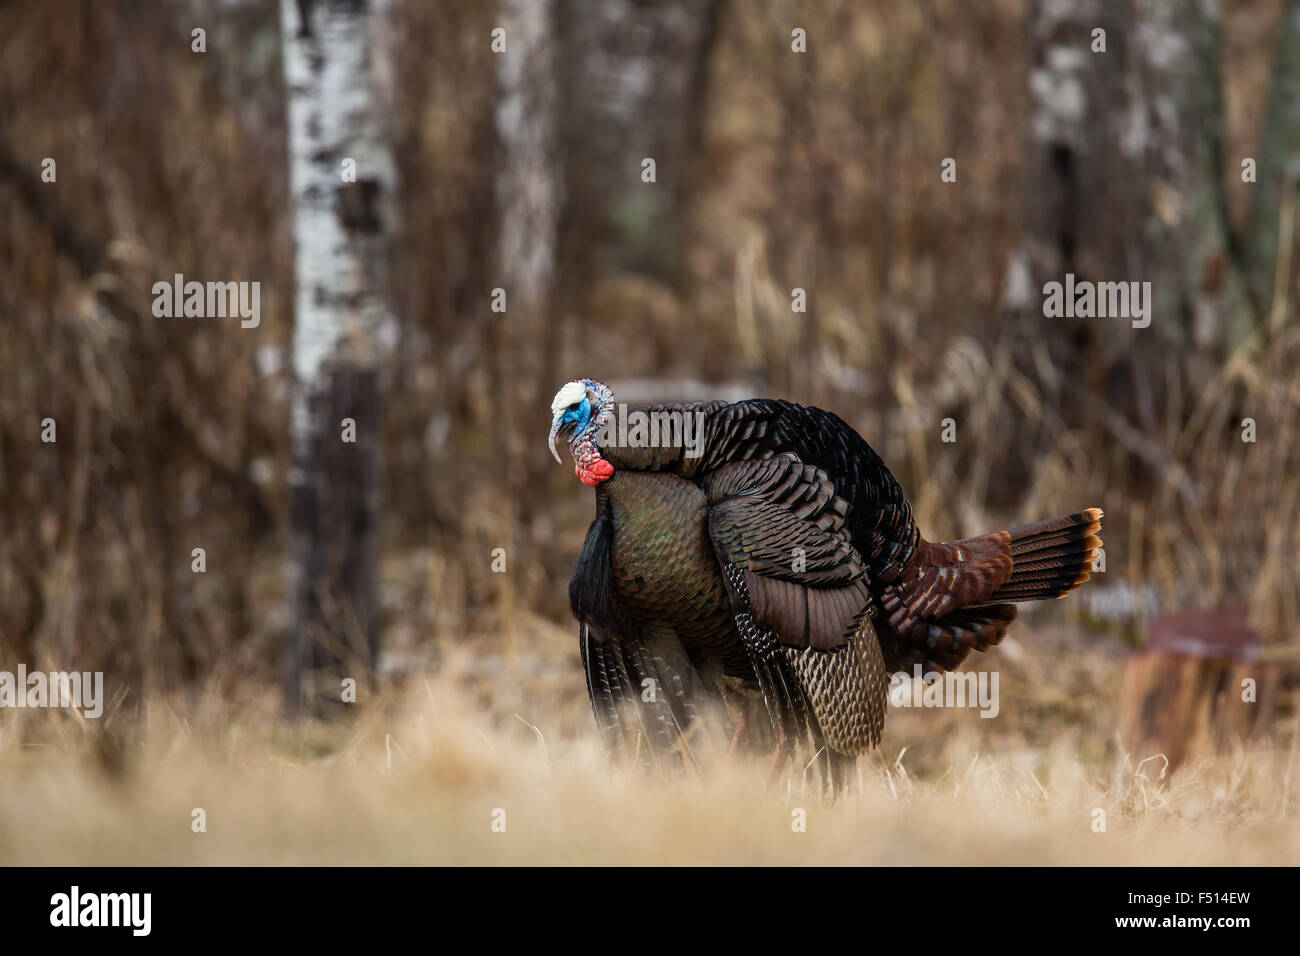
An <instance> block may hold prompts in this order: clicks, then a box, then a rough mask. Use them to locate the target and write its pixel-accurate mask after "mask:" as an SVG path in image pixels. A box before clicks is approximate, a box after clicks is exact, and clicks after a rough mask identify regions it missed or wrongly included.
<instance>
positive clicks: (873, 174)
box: [0, 0, 1300, 734]
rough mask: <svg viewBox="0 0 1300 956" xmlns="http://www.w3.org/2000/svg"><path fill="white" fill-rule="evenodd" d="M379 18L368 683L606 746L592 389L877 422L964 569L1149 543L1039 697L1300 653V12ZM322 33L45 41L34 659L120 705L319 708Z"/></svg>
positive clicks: (27, 24)
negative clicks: (312, 220) (1098, 537)
mask: <svg viewBox="0 0 1300 956" xmlns="http://www.w3.org/2000/svg"><path fill="white" fill-rule="evenodd" d="M293 6H294V5H293V4H292V3H289V4H285V11H286V13H285V16H287V15H288V13H287V11H289V10H290V9H291V8H292V7H293ZM318 6H320V7H323V8H335V7H340V6H341V7H350V8H354V7H356V5H354V4H350V3H348V4H339V3H334V2H328V3H326V2H324V0H320V2H319V3H318ZM374 6H375V8H376V9H375V11H373V12H372V13H371V18H372V20H375V21H378V20H379V19H380V18H381V15H382V21H383V22H381V23H378V25H377V26H376V27H375V36H374V41H373V42H374V46H373V54H372V57H373V59H372V62H371V66H372V67H373V69H374V71H375V73H376V74H377V75H379V76H381V78H382V81H383V84H384V85H383V89H385V90H386V91H387V94H386V96H385V97H379V98H376V99H374V100H372V101H371V108H372V110H373V111H374V113H375V116H374V117H372V118H375V119H378V120H379V121H380V123H381V126H382V135H383V136H384V137H385V138H386V142H387V143H388V147H387V148H388V150H389V155H390V156H391V160H392V168H391V178H390V179H386V180H384V182H385V183H388V184H389V187H388V188H390V191H391V193H392V195H390V196H388V197H386V200H387V202H388V206H387V207H385V208H386V209H388V210H389V211H390V214H386V216H385V218H384V219H383V220H382V226H381V227H380V236H381V238H382V254H381V258H382V261H383V263H384V266H385V269H384V272H385V278H384V279H383V281H384V283H385V288H384V292H385V297H386V301H387V314H386V316H385V317H384V318H383V319H382V321H379V322H377V323H374V324H373V325H372V326H371V327H368V328H367V330H366V331H365V334H366V335H367V336H369V338H370V343H371V345H372V346H373V348H372V350H371V352H370V353H369V357H368V358H365V359H363V360H362V362H363V364H364V363H369V364H368V365H367V366H366V367H368V368H370V369H371V370H373V371H374V372H375V379H374V395H375V396H378V399H379V400H378V401H377V402H374V403H369V404H368V400H367V401H361V402H360V403H359V404H356V407H357V408H359V409H361V410H362V414H360V415H359V417H358V431H359V432H360V433H362V434H363V435H364V436H366V438H365V439H364V440H362V441H361V442H360V443H359V444H358V445H357V446H353V447H355V448H357V449H360V451H359V452H358V454H360V453H364V454H366V455H369V456H371V457H372V459H373V462H372V464H373V466H374V467H373V478H374V481H375V482H376V485H375V489H374V490H375V496H374V497H373V498H371V499H368V505H367V506H368V507H369V508H370V511H369V512H365V513H368V514H370V515H371V516H372V517H373V519H374V522H375V527H374V529H373V537H372V538H371V539H367V540H372V541H373V542H374V543H375V554H374V561H375V568H376V575H375V577H376V580H377V591H376V595H377V597H376V601H375V604H374V607H373V608H369V609H362V612H357V613H351V615H350V619H351V620H352V624H351V625H349V626H353V627H355V628H360V630H361V631H363V632H364V634H363V638H362V639H361V640H360V641H354V642H351V644H350V645H349V646H350V647H351V648H352V650H353V651H355V652H356V654H358V655H359V656H360V658H361V664H362V668H363V669H365V668H368V667H373V669H374V671H375V672H377V674H378V675H379V676H380V678H381V679H384V680H387V679H398V678H400V677H402V676H403V675H407V674H421V673H426V672H433V671H436V670H437V669H438V668H439V667H440V666H442V664H443V662H444V661H445V660H447V659H450V657H451V656H453V655H455V654H457V653H460V654H462V655H463V656H464V657H465V659H466V660H467V661H468V663H467V664H466V665H465V667H466V670H465V674H466V675H467V676H466V679H467V680H469V679H471V678H472V679H474V680H478V681H482V682H483V686H484V687H485V688H491V693H496V694H506V695H507V696H508V695H510V694H512V693H518V694H522V695H527V694H528V693H530V692H533V691H535V689H536V687H537V686H538V685H539V684H540V683H544V682H548V683H550V684H552V685H554V686H555V687H556V688H557V693H558V692H562V693H564V694H566V695H569V696H571V697H572V699H573V700H574V701H575V706H574V710H573V712H574V714H575V715H576V716H575V717H574V720H575V721H576V723H574V725H573V726H574V727H575V728H577V730H579V731H582V732H585V730H584V729H583V728H582V723H581V721H583V720H585V719H589V717H587V716H585V715H584V708H585V702H584V701H585V698H584V687H583V684H582V682H581V676H580V670H579V667H578V654H577V646H576V627H575V625H574V624H573V622H572V619H571V617H570V614H569V610H568V599H567V580H568V576H569V573H570V570H571V568H572V564H573V560H574V558H575V556H576V554H577V551H578V548H579V545H580V542H581V540H582V536H583V534H584V533H585V530H586V525H587V522H588V521H589V518H590V514H591V507H592V506H591V493H590V492H589V491H588V490H587V489H585V488H583V487H582V486H580V485H579V484H578V483H577V482H576V480H575V479H574V477H573V474H572V470H571V468H570V467H569V466H568V464H567V462H566V465H565V466H564V467H561V466H557V465H555V464H554V462H553V461H552V460H551V459H550V457H549V455H548V454H547V450H546V443H545V434H546V431H547V428H548V426H549V402H550V399H551V396H552V395H553V394H554V392H555V390H556V388H557V387H558V386H559V385H560V384H562V383H563V382H565V381H567V380H569V379H572V378H575V377H581V376H590V377H593V378H597V379H600V380H601V381H604V382H606V383H609V384H610V385H611V386H612V387H613V388H614V390H615V394H616V397H617V398H618V399H619V400H625V401H630V402H636V401H645V400H651V399H658V398H664V399H668V398H673V399H681V400H696V399H709V398H715V397H722V398H741V397H748V396H752V395H762V396H774V397H784V398H789V399H791V400H794V401H798V402H803V403H808V404H816V405H819V406H821V407H824V408H828V409H831V410H834V411H835V412H837V413H838V414H839V415H841V416H842V417H843V418H845V419H846V420H847V421H848V422H849V423H850V424H851V425H853V426H854V427H855V428H857V429H858V430H859V431H860V432H861V434H862V435H863V436H864V437H865V438H866V439H867V440H868V441H869V442H870V443H871V444H872V445H873V446H874V447H875V448H876V449H877V450H878V451H879V452H880V453H881V455H882V456H883V457H884V458H885V460H886V461H887V462H888V463H889V465H890V466H891V468H892V469H893V471H894V472H895V474H896V475H897V477H898V478H899V480H900V481H901V482H902V483H903V485H904V487H905V488H906V489H908V491H909V493H910V495H911V497H912V500H913V505H914V508H915V511H916V513H917V515H918V516H919V518H920V520H921V522H922V531H923V533H924V534H925V535H926V536H927V537H929V538H932V539H951V538H954V537H958V536H962V535H966V534H972V533H977V532H981V531H985V530H987V529H989V528H992V527H1006V526H1012V525H1015V524H1018V523H1021V522H1023V521H1025V520H1030V519H1034V518H1038V517H1042V516H1044V515H1050V514H1057V513H1060V512H1063V511H1068V510H1073V509H1076V508H1079V507H1084V506H1090V505H1099V506H1101V507H1103V508H1104V509H1105V510H1106V523H1105V540H1106V568H1105V573H1104V574H1098V575H1097V576H1096V577H1095V578H1094V582H1093V583H1092V584H1091V585H1089V586H1088V587H1087V588H1085V589H1084V591H1083V592H1081V593H1080V595H1078V596H1077V597H1078V598H1079V599H1078V600H1073V601H1070V602H1066V603H1065V604H1063V605H1060V606H1055V607H1053V608H1052V609H1048V610H1045V611H1042V612H1037V613H1038V615H1039V616H1037V617H1033V616H1030V615H1026V620H1025V622H1024V623H1023V624H1022V625H1021V626H1020V627H1018V628H1017V629H1016V632H1015V636H1016V637H1018V638H1019V642H1020V644H1022V645H1030V644H1032V643H1033V642H1034V641H1035V639H1037V638H1038V637H1039V635H1038V634H1036V633H1035V630H1036V626H1037V625H1036V623H1035V622H1047V624H1050V625H1051V627H1057V626H1061V627H1064V626H1066V624H1068V626H1069V628H1071V630H1070V633H1071V634H1073V635H1075V637H1074V638H1073V640H1072V641H1062V642H1058V643H1057V644H1055V645H1046V646H1050V647H1054V648H1055V650H1054V651H1053V652H1052V653H1054V654H1058V656H1057V657H1055V658H1052V659H1051V660H1050V661H1048V662H1047V663H1045V664H1044V665H1043V666H1042V667H1041V668H1040V672H1039V673H1040V676H1041V678H1042V683H1045V684H1057V685H1060V686H1061V687H1069V686H1071V680H1072V678H1071V677H1070V676H1069V675H1070V673H1071V669H1073V668H1084V667H1087V666H1091V665H1089V664H1087V662H1086V658H1087V657H1088V655H1089V654H1090V653H1091V652H1092V651H1094V650H1096V649H1097V648H1110V649H1111V651H1112V653H1113V654H1122V653H1124V652H1125V651H1126V650H1127V649H1131V648H1134V647H1139V646H1141V645H1142V643H1143V641H1144V640H1145V634H1146V626H1147V621H1148V618H1149V616H1150V615H1153V614H1157V613H1161V612H1165V611H1170V610H1179V609H1187V608H1199V607H1215V606H1236V607H1244V608H1246V609H1247V610H1248V613H1249V617H1250V620H1251V622H1252V624H1253V625H1254V627H1255V628H1256V629H1257V630H1258V632H1259V634H1260V635H1261V637H1262V640H1263V643H1264V645H1265V648H1266V651H1267V653H1269V654H1272V655H1275V656H1279V657H1278V659H1281V658H1282V657H1286V655H1292V656H1294V651H1295V648H1296V646H1297V641H1296V637H1297V626H1298V605H1297V601H1298V599H1300V580H1298V575H1297V557H1296V556H1297V544H1300V442H1298V441H1297V438H1298V437H1300V431H1298V429H1300V331H1297V330H1298V329H1300V323H1297V321H1296V317H1297V313H1296V310H1297V301H1298V300H1300V289H1297V285H1296V282H1297V278H1300V273H1298V272H1297V270H1296V269H1295V268H1293V262H1294V258H1293V254H1294V246H1295V236H1294V232H1295V230H1294V208H1295V190H1296V185H1297V181H1298V180H1300V175H1298V172H1297V171H1298V170H1300V166H1298V165H1297V157H1298V156H1300V152H1298V143H1297V135H1298V134H1300V4H1297V3H1295V2H1291V0H1241V2H1226V3H1224V4H1222V5H1221V6H1220V5H1214V4H1199V3H1187V4H1182V3H1158V2H1143V0H1115V2H1100V0H1096V2H1091V0H1080V2H1069V3H1067V2H1055V0H1050V2H1049V0H1044V2H1041V3H1036V2H1030V0H987V2H979V3H971V2H965V0H915V2H907V3H898V2H890V0H854V2H849V0H826V2H818V3H796V2H784V0H772V2H765V3H760V4H751V3H739V2H734V0H664V2H658V3H649V2H640V0H536V2H526V0H501V2H462V0H393V2H391V3H387V4H375V5H374ZM497 27H504V28H505V29H506V31H507V32H506V43H507V47H506V52H505V53H496V52H494V51H493V49H492V45H491V44H492V31H493V30H494V29H495V28H497ZM195 28H202V29H203V30H204V31H205V34H206V49H205V51H204V52H195V50H194V49H193V39H192V31H193V30H194V29H195ZM795 28H799V29H802V30H803V31H806V52H802V53H801V52H795V51H794V50H792V43H793V42H794V40H793V39H792V30H794V29H795ZM1097 28H1102V29H1104V30H1105V52H1094V51H1093V49H1092V47H1093V45H1094V42H1095V39H1094V33H1093V31H1094V30H1095V29H1097ZM281 30H282V13H281V9H280V6H279V5H278V4H276V3H272V2H253V0H223V2H217V0H209V2H199V0H172V2H162V0H159V2H131V0H121V2H93V0H51V2H41V3H35V2H23V0H5V2H0V209H3V213H4V214H3V216H2V217H0V320H2V324H0V383H2V384H0V528H2V529H3V533H0V662H3V663H4V664H5V665H10V664H11V663H12V662H15V661H23V662H26V663H27V664H28V666H29V667H30V668H33V669H34V668H36V667H46V668H73V667H75V668H77V669H84V670H95V669H102V670H105V671H106V672H107V675H108V676H107V680H106V683H107V686H108V687H109V691H110V696H113V695H115V694H116V695H117V705H118V706H122V707H127V708H129V707H132V706H135V705H138V704H139V702H140V701H142V700H144V699H146V698H147V697H148V695H149V694H150V693H151V692H155V691H160V690H161V691H187V690H195V689H197V690H204V691H208V692H211V693H215V694H217V695H224V694H233V693H234V688H235V687H236V685H238V684H240V683H241V682H249V683H256V684H261V685H267V684H278V682H279V681H280V680H281V676H282V673H283V667H284V661H285V655H286V648H290V647H291V636H292V632H293V630H294V628H295V626H296V625H295V620H294V618H295V613H296V612H295V611H294V593H293V592H294V586H295V585H294V581H293V574H294V570H293V568H294V564H293V559H292V558H291V554H292V552H293V548H294V542H293V540H292V539H293V538H294V536H295V534H296V533H297V532H296V531H295V527H294V520H293V517H292V511H293V509H292V507H291V504H292V499H293V489H292V485H293V481H292V475H291V472H292V471H293V468H294V462H295V458H294V455H295V450H294V440H293V422H292V418H293V409H294V400H295V399H294V395H295V388H296V387H298V386H301V384H302V383H297V386H296V384H295V380H294V368H295V358H294V355H293V350H294V347H295V343H294V304H295V296H296V293H295V266H294V262H295V260H294V256H295V247H296V237H295V219H294V205H293V196H292V189H291V183H290V168H291V152H292V148H293V147H292V144H291V140H290V123H289V119H288V116H289V108H288V106H287V103H288V96H289V92H290V91H289V89H288V88H287V86H286V82H285V71H286V64H285V54H284V50H285V49H286V45H285V41H284V40H283V38H282V33H281ZM46 157H49V158H53V159H55V160H56V162H57V180H56V181H55V182H44V181H42V178H41V174H42V161H43V159H45V158H46ZM647 157H649V158H653V159H654V160H655V167H656V178H655V181H654V182H653V183H647V182H643V180H642V168H643V167H642V162H643V160H644V159H645V158H647ZM1247 157H1249V158H1252V159H1253V160H1254V161H1255V166H1256V170H1257V171H1256V177H1255V181H1254V182H1243V178H1242V170H1243V167H1242V161H1243V160H1244V159H1245V158H1247ZM327 158H328V159H329V161H330V163H331V164H332V166H334V167H337V164H338V157H337V156H335V155H331V156H329V157H327ZM946 158H953V159H955V160H956V181H955V182H951V183H949V182H943V181H941V164H942V163H943V161H944V160H945V159H946ZM364 174H365V170H364V169H362V175H363V178H364ZM304 239H305V237H298V239H297V243H298V244H299V245H301V243H302V242H303V241H304ZM1066 272H1073V273H1075V274H1076V275H1077V276H1078V277H1079V278H1080V279H1092V280H1095V281H1108V280H1109V281H1143V280H1149V281H1151V283H1152V285H1153V289H1154V295H1155V305H1154V312H1153V321H1152V323H1151V326H1150V327H1149V328H1146V329H1134V328H1131V327H1130V325H1129V323H1128V322H1127V321H1123V320H1116V319H1047V318H1044V316H1043V314H1042V294H1041V289H1042V286H1043V284H1044V283H1045V282H1047V281H1049V280H1052V279H1057V280H1059V279H1062V278H1063V276H1064V274H1065V273H1066ZM175 273H182V274H184V275H185V277H186V278H187V279H197V280H199V281H206V280H219V281H226V280H247V281H253V280H256V281H260V283H261V309H262V318H261V322H260V325H259V327H258V328H256V329H244V328H241V327H240V325H239V322H238V321H237V320H234V319H180V318H155V317H154V315H153V314H152V311H151V306H152V301H153V293H152V292H151V289H152V286H153V284H154V283H155V282H158V281H160V280H161V281H168V282H170V281H171V277H172V276H173V275H174V274H175ZM496 288H502V289H505V290H506V292H507V295H508V302H509V305H508V308H507V310H506V311H505V312H504V313H501V312H494V311H493V310H492V308H491V305H492V300H493V290H494V289H496ZM795 288H802V289H804V290H806V294H807V303H808V308H807V312H806V313H796V312H793V311H792V309H791V292H792V290H793V289H795ZM347 407H348V408H352V407H353V405H348V406H347ZM366 411H373V415H372V417H371V418H367V417H366V415H365V414H364V413H365V412H366ZM47 418H52V419H54V420H55V422H56V423H57V442H56V443H53V444H49V443H43V442H42V440H41V435H42V422H43V420H44V419H47ZM946 418H951V419H953V420H954V421H955V422H956V427H957V436H958V437H957V441H956V442H955V443H952V444H947V443H943V442H941V441H940V432H941V422H942V420H944V419H946ZM1245 418H1251V419H1253V420H1254V421H1255V423H1256V429H1257V441H1256V442H1254V443H1246V442H1243V441H1242V432H1243V419H1245ZM331 427H333V428H334V429H337V425H334V426H331ZM365 474H371V472H366V473H365ZM359 480H360V481H362V482H364V481H366V480H369V479H367V478H366V477H365V475H363V476H362V477H361V478H360V479H359ZM363 537H364V535H363ZM198 547H202V548H204V549H205V551H206V571H204V572H203V573H195V572H194V571H193V570H192V560H193V559H192V549H194V548H198ZM496 548H504V549H505V555H506V560H507V571H506V573H494V572H493V569H492V562H493V549H496ZM339 615H340V616H342V617H347V616H349V615H348V614H345V613H344V612H343V611H340V612H339ZM1067 615H1068V617H1067ZM1062 622H1065V624H1063V623H1062ZM1041 629H1042V630H1048V629H1050V628H1048V627H1043V628H1041ZM1042 640H1043V641H1048V638H1047V637H1043V638H1042ZM345 643H347V642H346V641H345ZM358 648H359V650H358ZM1049 665H1050V666H1049ZM511 675H513V676H514V677H516V678H518V677H525V678H527V680H526V681H524V682H512V681H509V680H503V677H510V676H511ZM515 683H521V684H527V685H528V686H527V688H525V687H522V686H521V689H519V690H517V691H512V690H511V688H512V687H513V686H514V684H515ZM1030 683H1034V682H1030ZM528 688H532V690H530V689H528ZM1075 689H1076V690H1077V689H1078V688H1075ZM128 691H129V692H128ZM488 692H489V691H486V690H485V691H484V693H488ZM1085 703H1086V702H1085V701H1079V700H1076V705H1075V706H1074V710H1075V711H1076V712H1078V713H1083V712H1084V711H1086V709H1087V708H1086V706H1085ZM511 706H513V705H511V704H509V703H507V705H506V706H505V708H504V713H505V714H506V716H505V717H504V720H505V721H506V722H507V723H509V722H510V716H509V711H510V709H511ZM981 729H982V728H981ZM520 731H521V732H522V733H525V734H526V733H527V728H520Z"/></svg>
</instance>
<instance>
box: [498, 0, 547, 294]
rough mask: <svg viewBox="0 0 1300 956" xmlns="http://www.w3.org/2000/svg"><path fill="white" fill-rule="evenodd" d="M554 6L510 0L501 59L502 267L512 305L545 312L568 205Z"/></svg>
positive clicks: (504, 15)
mask: <svg viewBox="0 0 1300 956" xmlns="http://www.w3.org/2000/svg"><path fill="white" fill-rule="evenodd" d="M554 6H555V0H504V2H503V3H502V5H501V26H502V27H504V28H505V31H506V52H504V53H498V54H497V60H498V66H497V71H498V72H497V81H498V85H499V87H500V91H501V96H500V100H499V101H498V105H497V113H496V124H497V134H498V136H499V137H500V139H501V146H502V162H501V167H500V176H499V178H498V180H497V206H498V209H499V210H500V215H501V236H500V240H499V241H500V246H499V249H498V261H499V263H500V265H501V269H502V272H503V277H502V278H503V283H502V286H503V288H505V289H506V291H507V295H508V296H509V297H510V298H509V300H508V301H509V303H510V306H511V307H513V305H514V303H515V302H518V303H519V304H520V305H522V306H523V307H524V308H525V309H532V308H537V307H542V306H544V305H545V302H546V297H547V295H548V294H549V292H550V284H551V279H552V275H553V273H554V270H555V238H556V228H557V224H558V221H559V210H560V204H561V202H562V201H563V192H564V181H563V178H562V177H563V169H562V168H561V165H560V163H559V160H558V156H557V148H556V135H557V132H556V118H557V115H556V111H557V109H558V90H557V86H558V83H557V76H556V64H555V38H554V36H553V24H554V15H555V10H554Z"/></svg>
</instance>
